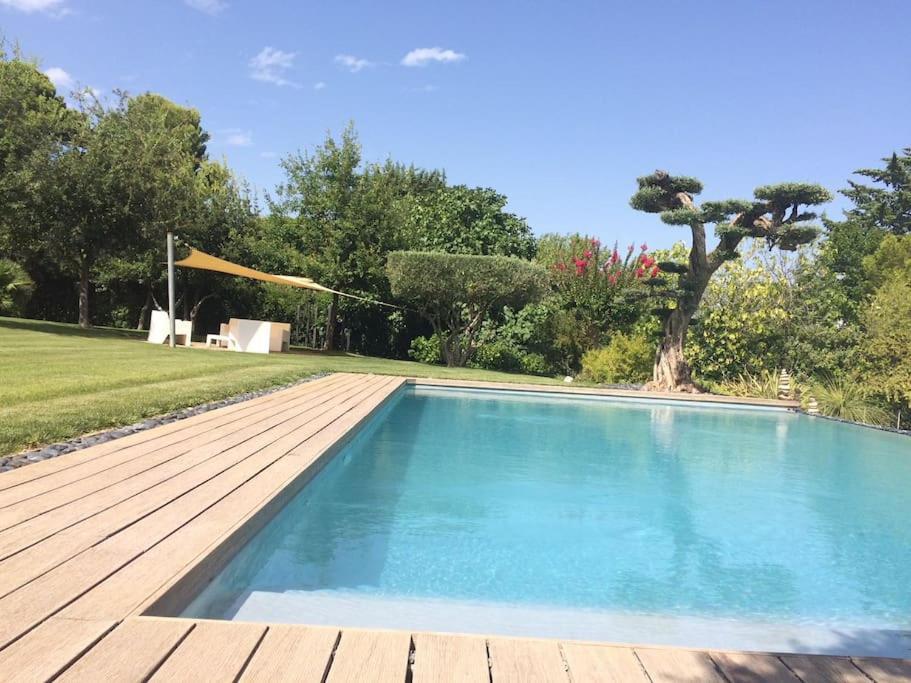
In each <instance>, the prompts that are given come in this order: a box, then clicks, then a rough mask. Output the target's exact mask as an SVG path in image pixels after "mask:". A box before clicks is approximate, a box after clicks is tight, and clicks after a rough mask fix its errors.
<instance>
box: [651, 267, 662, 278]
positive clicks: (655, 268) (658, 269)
mask: <svg viewBox="0 0 911 683" xmlns="http://www.w3.org/2000/svg"><path fill="white" fill-rule="evenodd" d="M660 272H661V269H660V268H659V267H658V266H655V267H654V268H652V277H658V273H660Z"/></svg>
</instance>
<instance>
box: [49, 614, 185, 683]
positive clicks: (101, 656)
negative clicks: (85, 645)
mask: <svg viewBox="0 0 911 683" xmlns="http://www.w3.org/2000/svg"><path fill="white" fill-rule="evenodd" d="M193 625H194V624H193V622H192V621H190V620H189V619H159V620H152V619H127V620H126V621H125V622H123V623H122V624H121V625H120V626H118V627H117V628H116V629H114V630H113V631H111V632H110V633H109V634H108V635H106V636H105V637H104V639H102V640H101V642H99V643H98V644H97V645H95V646H94V647H93V648H92V649H91V650H89V651H88V652H87V653H86V654H85V655H83V656H82V657H80V658H79V660H77V661H76V663H75V664H73V666H71V667H70V668H69V669H67V670H66V671H64V672H63V675H62V676H60V678H59V679H57V680H58V681H144V680H146V679H147V678H148V677H149V676H150V675H151V674H152V672H154V671H155V670H156V669H157V668H158V667H159V665H161V663H162V662H164V660H165V659H167V658H168V656H169V655H170V654H171V652H172V651H173V650H174V649H175V648H176V647H177V645H178V644H179V643H180V642H181V641H182V640H183V638H184V636H186V635H187V633H189V631H190V629H191V628H193Z"/></svg>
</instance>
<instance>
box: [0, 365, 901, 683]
mask: <svg viewBox="0 0 911 683" xmlns="http://www.w3.org/2000/svg"><path fill="white" fill-rule="evenodd" d="M405 382H406V380H405V379H403V378H393V377H376V376H369V375H351V374H337V375H332V376H330V377H327V378H324V379H320V380H317V381H314V382H310V383H307V384H302V385H299V386H297V387H295V388H292V389H288V390H285V391H282V392H278V393H274V394H270V395H268V396H263V397H261V398H257V399H254V400H251V401H248V402H245V403H240V404H236V405H232V406H229V407H226V408H222V409H220V410H216V411H212V412H209V413H205V414H202V415H198V416H195V417H192V418H189V419H187V420H182V421H180V422H174V423H171V424H168V425H165V426H162V427H158V428H156V429H153V430H149V431H145V432H140V433H137V434H133V435H131V436H128V437H125V438H123V439H119V440H117V441H111V442H108V443H104V444H99V445H97V446H93V447H91V448H88V449H85V450H82V451H78V452H75V453H70V454H67V455H64V456H61V457H58V458H55V459H53V460H49V461H45V462H41V463H36V464H34V465H30V466H28V467H24V468H21V469H18V470H14V471H12V472H8V473H5V474H3V475H0V512H2V514H0V681H19V680H22V681H41V680H50V679H55V678H58V677H59V678H60V679H61V680H69V681H75V680H81V681H120V680H124V681H132V680H136V681H139V680H147V679H149V678H151V679H152V680H156V681H157V680H194V681H201V680H219V681H221V680H224V681H233V680H243V681H276V680H295V681H310V680H312V681H323V680H328V681H397V682H399V683H404V682H405V681H408V680H414V681H416V682H417V681H448V680H465V681H474V680H477V681H496V682H499V681H532V680H541V681H566V682H567V683H569V682H573V683H579V682H580V681H637V680H640V681H649V680H650V681H652V682H653V683H654V682H657V681H725V680H727V681H760V680H762V681H765V680H772V681H792V682H793V681H796V680H804V681H829V680H837V681H863V682H864V683H869V681H870V680H874V681H899V680H911V662H908V661H901V660H886V659H857V658H853V659H851V658H842V657H809V656H796V655H782V656H774V655H765V654H743V653H716V652H701V651H691V650H682V649H668V648H652V647H618V646H607V645H598V644H586V643H576V642H559V641H555V640H531V639H513V638H500V637H481V636H455V635H441V634H429V633H408V632H397V631H368V630H358V629H348V628H324V627H308V626H282V625H269V624H246V623H235V622H215V621H194V620H186V619H177V618H164V617H152V616H142V615H143V614H144V613H147V612H149V611H150V608H154V611H155V612H156V613H162V611H164V613H167V610H168V609H169V608H171V607H175V608H176V607H177V606H178V605H179V603H180V602H181V600H183V599H186V597H187V596H189V595H192V594H193V593H194V592H195V591H196V590H197V589H198V588H199V584H200V583H201V582H203V581H204V580H205V577H206V576H210V575H211V573H212V572H213V571H215V570H216V569H217V568H218V567H219V566H220V563H221V560H222V559H223V558H224V557H226V556H228V555H229V554H230V552H231V551H232V549H233V548H236V547H237V545H238V544H239V543H242V542H243V541H244V540H245V539H246V538H248V537H249V536H250V535H251V534H252V533H255V531H256V530H257V529H258V528H260V527H261V525H262V524H264V523H265V522H266V521H268V519H269V518H270V517H271V516H272V515H273V514H274V513H275V512H276V511H277V510H278V509H280V508H281V506H282V505H283V504H284V503H285V502H287V500H288V499H289V498H290V497H292V496H293V495H294V494H295V493H297V491H299V490H300V488H301V487H302V486H304V485H305V484H306V482H307V481H309V479H310V478H312V477H313V475H314V474H315V473H316V472H318V471H319V469H320V468H321V467H322V466H323V465H324V464H325V463H326V462H327V461H328V460H329V459H330V458H331V457H332V455H333V454H334V453H335V452H336V450H337V449H338V448H339V447H340V446H341V445H342V444H343V443H344V442H345V441H346V440H347V438H349V437H350V436H351V435H352V434H353V433H354V430H355V427H356V426H357V425H358V424H359V423H360V422H361V421H363V420H364V419H365V418H367V417H368V416H369V415H371V414H372V413H373V412H374V411H376V410H377V409H378V408H379V406H380V405H381V404H382V403H383V402H384V400H385V399H386V398H388V397H389V396H390V395H391V394H393V393H394V392H395V391H397V390H398V389H399V388H400V387H401V386H402V385H403V384H404V383H405ZM191 569H192V571H190V570H191Z"/></svg>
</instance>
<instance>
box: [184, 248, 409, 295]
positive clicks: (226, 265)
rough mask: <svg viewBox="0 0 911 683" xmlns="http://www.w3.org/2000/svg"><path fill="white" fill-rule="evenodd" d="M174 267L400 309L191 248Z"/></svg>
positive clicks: (297, 277) (300, 278) (306, 279)
mask: <svg viewBox="0 0 911 683" xmlns="http://www.w3.org/2000/svg"><path fill="white" fill-rule="evenodd" d="M174 265H175V266H181V267H182V268H197V269H199V270H214V271H215V272H217V273H226V274H227V275H236V276H238V277H248V278H250V279H252V280H262V281H263V282H271V283H273V284H276V285H287V286H289V287H298V288H300V289H312V290H314V291H317V292H328V293H330V294H338V295H339V296H346V297H348V298H349V299H357V300H358V301H364V302H366V303H369V304H376V305H377V306H387V307H389V308H402V306H396V305H395V304H387V303H386V302H384V301H374V300H373V299H365V298H364V297H362V296H357V295H355V294H346V293H345V292H338V291H336V290H334V289H329V288H328V287H323V286H322V285H321V284H319V283H317V282H314V281H313V280H311V279H310V278H308V277H299V276H297V275H273V274H272V273H264V272H262V271H261V270H256V269H254V268H247V267H246V266H241V265H238V264H236V263H231V262H230V261H225V260H224V259H221V258H218V257H217V256H212V255H211V254H207V253H205V252H204V251H200V250H199V249H194V248H193V247H190V255H189V256H187V257H186V258H184V259H181V260H180V261H175V262H174Z"/></svg>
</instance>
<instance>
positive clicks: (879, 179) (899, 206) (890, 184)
mask: <svg viewBox="0 0 911 683" xmlns="http://www.w3.org/2000/svg"><path fill="white" fill-rule="evenodd" d="M883 162H885V166H884V167H883V168H862V169H859V170H857V171H855V172H854V173H855V174H856V175H860V176H863V177H864V178H869V179H870V180H872V181H873V182H874V183H876V185H866V184H864V183H862V182H858V181H854V180H849V181H848V188H847V189H845V190H842V191H841V193H842V194H843V195H844V196H846V197H847V198H848V199H850V200H851V201H853V202H854V208H852V209H850V210H848V211H847V212H846V214H847V217H848V219H850V220H855V221H858V222H860V223H862V224H864V225H867V226H872V227H877V228H879V229H881V230H883V231H885V232H891V233H892V234H893V235H907V234H908V233H911V147H905V148H904V149H903V150H902V152H901V154H900V155H899V154H896V153H894V152H893V154H892V156H891V157H885V158H884V159H883Z"/></svg>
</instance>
